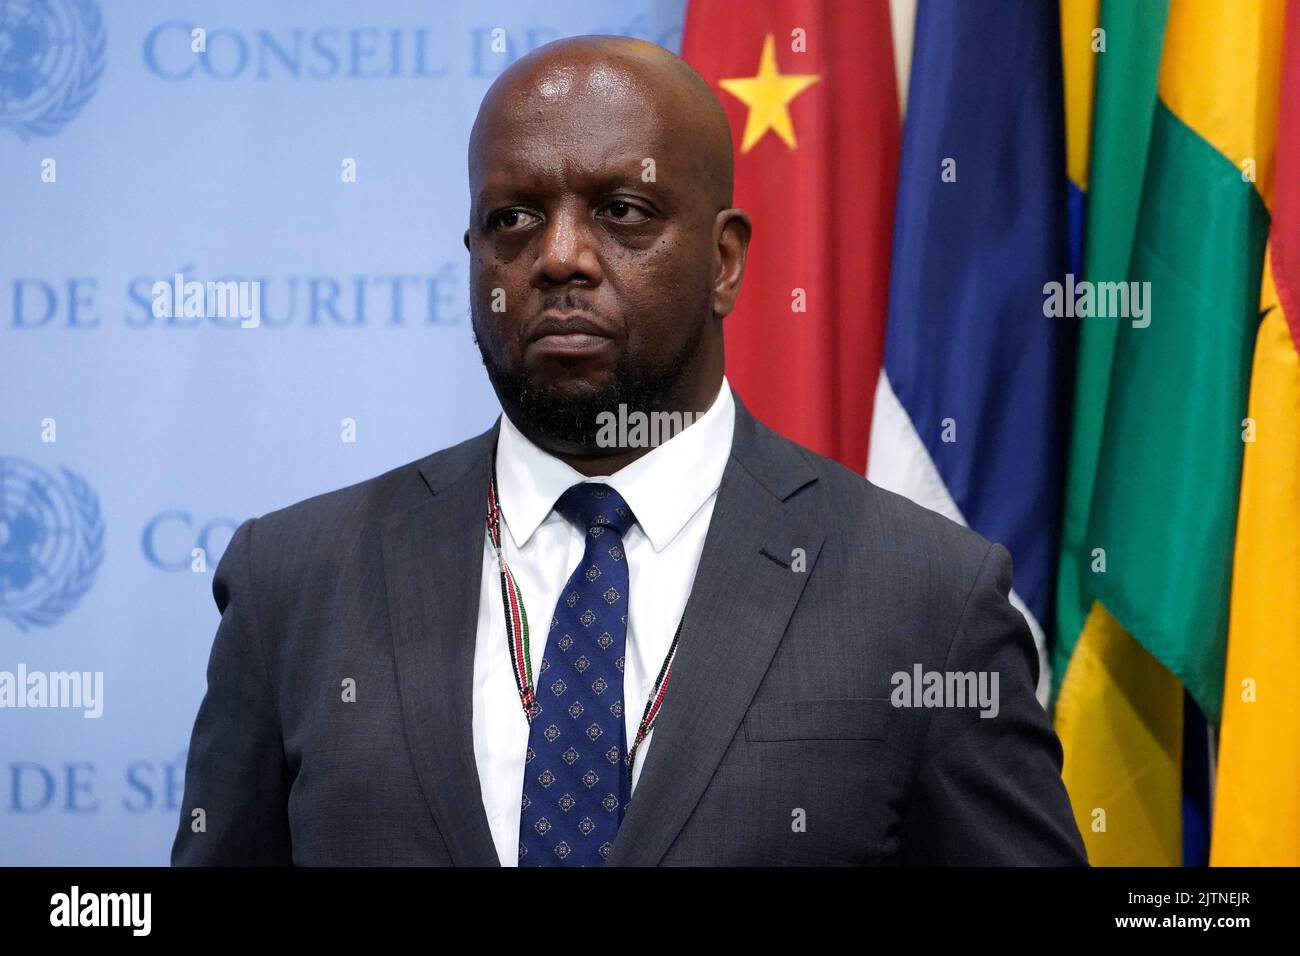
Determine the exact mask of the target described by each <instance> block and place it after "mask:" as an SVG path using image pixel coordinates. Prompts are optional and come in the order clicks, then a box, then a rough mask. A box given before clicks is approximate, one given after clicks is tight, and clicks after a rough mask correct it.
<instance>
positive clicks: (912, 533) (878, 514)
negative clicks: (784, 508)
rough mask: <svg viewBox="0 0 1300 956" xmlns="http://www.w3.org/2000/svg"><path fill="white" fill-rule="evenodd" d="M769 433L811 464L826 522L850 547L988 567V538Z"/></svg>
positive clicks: (972, 569) (907, 559)
mask: <svg viewBox="0 0 1300 956" xmlns="http://www.w3.org/2000/svg"><path fill="white" fill-rule="evenodd" d="M764 431H766V432H767V435H768V436H769V437H768V440H769V441H774V442H778V443H782V444H784V445H785V446H787V448H788V449H790V450H793V452H794V453H796V454H798V455H799V456H800V457H802V458H803V459H804V461H805V462H807V464H808V465H809V467H810V468H811V469H812V471H813V472H814V473H815V474H816V476H817V482H816V484H815V486H813V487H815V488H816V489H817V491H816V494H815V495H814V496H813V497H814V499H815V501H816V507H817V508H818V510H819V512H821V514H820V518H821V520H822V521H823V522H825V524H826V526H827V527H829V528H832V529H834V530H835V532H836V533H837V534H838V535H842V536H843V537H844V538H846V539H847V543H849V544H850V545H853V546H855V547H859V548H861V549H863V550H865V551H867V552H869V553H872V554H877V555H885V556H888V557H890V558H892V559H894V560H899V561H904V562H915V561H924V562H927V563H931V564H932V562H933V561H934V559H935V558H936V557H941V558H942V559H943V560H942V563H943V564H946V565H956V566H958V567H960V568H961V569H962V571H963V572H966V573H974V572H975V571H977V570H978V569H979V567H980V565H982V564H983V562H984V560H985V558H986V557H987V555H988V553H989V550H990V548H991V547H992V544H991V542H990V541H989V540H988V539H987V538H985V537H984V536H983V535H980V534H979V533H977V532H975V531H973V530H971V529H970V528H969V527H967V526H966V525H964V524H961V523H960V522H958V521H954V520H953V519H952V518H950V517H948V516H947V515H944V514H941V513H940V512H938V511H934V510H932V509H930V508H927V507H925V506H924V505H920V504H917V503H916V502H915V501H913V500H911V499H910V498H907V497H905V496H904V495H901V494H898V493H896V492H893V491H889V490H887V489H885V488H882V487H880V486H879V485H877V484H875V483H874V482H871V481H869V480H867V478H865V477H864V476H863V475H861V474H859V473H857V472H855V471H853V470H852V469H850V468H847V467H845V466H844V465H843V464H841V463H840V462H838V461H835V460H834V459H832V458H827V457H826V456H824V455H821V454H818V453H817V452H815V451H813V450H812V449H810V448H807V447H805V446H804V445H801V444H799V443H798V442H795V441H792V440H791V439H789V438H786V437H784V436H782V435H780V434H778V433H777V432H775V431H772V430H771V429H767V428H764Z"/></svg>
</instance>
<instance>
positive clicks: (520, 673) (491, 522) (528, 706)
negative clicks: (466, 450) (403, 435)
mask: <svg viewBox="0 0 1300 956" xmlns="http://www.w3.org/2000/svg"><path fill="white" fill-rule="evenodd" d="M487 531H488V540H489V541H491V542H492V550H493V552H494V553H495V555H496V561H497V569H498V571H499V573H500V577H501V606H502V608H503V609H504V612H505V619H506V640H507V642H508V643H509V644H510V666H511V668H512V669H513V670H514V672H515V687H516V689H517V690H518V691H519V702H520V704H521V705H522V706H523V708H524V716H525V717H527V718H528V722H529V723H530V724H531V723H532V721H533V718H534V717H535V716H537V713H538V711H539V710H541V708H540V707H539V706H538V703H537V690H536V688H535V687H533V678H532V674H533V665H532V658H531V657H530V656H529V649H528V612H527V611H525V610H524V595H523V592H522V591H520V589H519V583H518V582H517V581H515V576H514V575H513V574H512V573H511V572H510V568H509V566H508V565H507V564H506V559H505V556H504V555H503V554H502V553H501V497H500V495H499V494H498V492H497V463H496V456H495V455H493V456H492V482H491V484H489V485H488V505H487ZM681 636H682V622H681V621H678V622H677V631H676V633H674V634H673V643H672V646H671V647H669V648H668V654H667V656H665V657H664V662H663V664H662V665H661V666H660V668H659V676H658V677H657V678H656V679H655V686H654V690H653V691H651V693H650V699H649V700H647V701H646V703H645V710H644V711H643V712H642V714H641V723H640V724H639V725H638V727H637V731H636V740H635V741H634V742H633V744H632V748H631V750H629V751H628V757H627V778H628V782H629V784H630V783H631V781H632V768H633V767H635V766H636V752H637V749H638V748H639V747H640V746H641V742H642V741H643V740H645V739H646V737H648V736H649V735H650V730H651V728H652V727H653V726H654V722H655V718H657V717H658V716H659V710H660V708H661V707H662V706H663V702H664V692H665V691H667V689H668V678H669V676H670V675H671V674H672V667H673V658H674V657H675V656H676V654H677V643H678V641H679V640H680V639H681Z"/></svg>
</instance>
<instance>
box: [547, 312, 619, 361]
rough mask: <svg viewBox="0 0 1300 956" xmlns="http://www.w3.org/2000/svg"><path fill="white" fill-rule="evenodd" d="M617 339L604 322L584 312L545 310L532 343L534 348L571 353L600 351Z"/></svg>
mask: <svg viewBox="0 0 1300 956" xmlns="http://www.w3.org/2000/svg"><path fill="white" fill-rule="evenodd" d="M613 342H614V337H613V335H612V334H610V332H609V331H608V330H607V329H606V328H605V327H604V326H602V325H601V324H600V323H598V322H594V321H592V320H591V319H589V318H587V316H586V315H584V314H582V313H571V314H569V315H562V314H559V313H554V312H547V313H543V315H542V319H541V321H539V322H538V323H537V325H536V326H534V327H533V330H532V332H531V333H530V334H529V336H528V344H529V345H530V346H532V347H534V348H538V349H542V350H543V351H546V352H558V353H564V354H568V355H582V354H585V353H588V352H595V351H599V350H600V349H603V348H606V347H607V346H610V345H612V344H613Z"/></svg>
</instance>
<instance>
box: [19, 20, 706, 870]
mask: <svg viewBox="0 0 1300 956" xmlns="http://www.w3.org/2000/svg"><path fill="white" fill-rule="evenodd" d="M683 6H684V0H629V2H621V0H620V2H618V3H612V2H604V3H602V2H596V0H570V2H557V0H551V2H538V3H530V2H519V0H515V2H460V3H450V2H448V3H431V2H430V3H417V2H367V3H345V2H341V0H338V2H311V3H308V2H287V0H286V2H267V0H259V2H252V0H240V2H229V0H227V2H221V3H217V2H209V3H199V2H170V0H169V2H163V0H149V2H126V0H120V2H115V0H0V683H2V682H3V681H4V680H5V674H9V675H13V679H14V680H16V679H17V677H18V676H19V674H20V671H21V670H23V669H25V670H26V671H27V672H28V673H31V672H42V673H49V672H84V673H89V674H92V675H93V674H95V673H97V672H98V673H102V675H103V690H102V701H101V702H100V706H102V714H101V715H100V716H98V717H86V716H85V714H86V713H87V711H86V710H85V709H84V708H77V707H62V708H50V707H42V708H35V707H14V706H5V707H3V708H0V770H2V771H3V775H4V776H3V779H2V780H0V800H2V801H3V811H2V812H0V865H13V864H57V865H80V864H89V865H112V864H122V865H150V864H165V863H166V862H167V855H168V851H169V849H170V846H171V840H172V836H173V834H174V831H175V828H176V825H177V820H178V815H179V808H180V801H181V794H182V787H183V783H184V769H185V750H186V746H187V744H188V741H189V734H190V730H191V727H192V724H193V720H194V716H195V713H196V711H197V709H198V705H199V701H200V699H201V698H202V695H203V690H204V686H205V680H204V669H205V666H206V662H207V656H208V652H209V649H210V647H211V643H212V637H213V634H214V633H215V630H216V625H217V620H218V616H217V612H216V607H215V605H214V604H213V601H212V596H211V586H212V574H213V571H214V570H215V568H216V565H217V562H218V560H219V559H220V557H221V553H222V551H223V549H224V548H225V545H226V543H227V541H228V540H229V538H230V534H231V533H232V531H233V530H234V528H235V527H236V526H237V525H238V524H239V523H240V522H241V521H242V520H243V519H244V518H246V517H249V516H252V515H258V514H262V513H264V512H266V511H270V510H273V509H275V508H280V507H283V506H285V505H287V504H290V503H292V502H294V501H297V500H299V499H301V498H305V497H308V496H310V495H313V494H317V493H320V492H323V491H328V490H330V489H333V488H338V487H341V486H343V485H347V484H351V483H353V482H356V481H360V480H362V479H364V478H367V477H370V476H372V475H375V474H378V473H380V472H382V471H386V470H388V469H390V468H393V467H396V466H397V465H400V464H402V463H405V462H407V461H410V460H412V459H415V458H419V457H421V456H423V455H426V454H428V453H430V452H432V451H434V450H436V449H438V448H441V447H444V446H446V445H449V444H452V443H455V442H457V441H459V440H461V439H463V438H466V437H468V436H470V435H472V434H475V433H477V432H479V431H481V430H482V429H484V428H486V427H488V426H489V425H490V424H491V423H492V420H493V418H494V417H495V416H496V414H497V411H498V407H497V404H496V400H495V397H494V396H493V394H492V391H491V388H490V386H489V384H488V381H487V378H486V375H485V374H484V372H483V369H482V365H481V363H480V361H479V357H478V352H477V349H476V348H475V346H474V344H473V341H472V337H471V331H470V325H469V317H468V297H467V282H468V271H467V254H466V252H465V249H464V246H463V245H462V244H461V234H462V232H463V231H464V229H465V226H466V224H467V214H468V196H467V182H466V169H465V164H466V158H465V148H466V140H467V137H468V134H469V129H470V126H471V124H472V123H473V119H474V115H475V112H476V110H477V107H478V104H479V101H480V99H481V98H482V95H483V93H484V92H485V91H486V89H487V87H488V85H489V84H490V83H491V81H492V80H493V78H494V77H495V76H496V75H497V74H498V73H499V72H500V71H501V70H502V69H503V68H504V67H505V66H507V65H508V64H509V63H510V62H512V61H513V60H514V59H516V58H517V57H518V56H520V55H522V54H523V53H526V52H527V51H528V50H530V49H533V48H534V47H536V46H539V45H541V44H542V43H545V42H547V41H549V40H551V39H555V38H557V37H560V36H565V35H569V34H577V33H617V34H625V35H635V36H640V37H643V38H645V39H648V40H652V41H654V42H657V43H660V44H662V45H664V46H667V47H669V48H670V49H673V50H677V49H679V46H680V41H681V24H682V14H683ZM196 29H201V30H203V31H205V32H204V33H203V34H201V37H202V39H203V40H204V41H205V42H204V44H203V45H204V46H205V47H206V49H205V50H204V51H201V52H195V51H194V50H193V49H192V47H193V46H194V45H196V41H195V33H194V31H195V30H196ZM494 31H500V32H494ZM494 40H495V41H496V42H494ZM349 161H352V162H351V164H349ZM350 169H355V181H354V182H353V181H347V180H348V179H349V178H350V177H349V175H348V171H349V170H350ZM176 273H181V274H183V275H184V277H185V279H186V280H197V281H204V282H205V281H208V280H221V279H233V280H239V281H247V282H254V281H256V282H260V289H261V297H262V299H261V324H260V325H259V326H257V327H251V328H244V327H242V325H241V323H240V321H239V319H238V318H235V319H229V318H198V317H191V318H186V317H183V316H182V317H172V318H160V317H157V316H156V315H155V312H154V310H153V307H152V306H153V300H154V296H153V290H152V286H153V284H154V283H155V282H158V281H166V282H168V283H170V282H171V281H172V279H173V276H174V275H175V274H176ZM353 437H354V438H355V440H349V439H350V438H353ZM196 549H202V551H201V552H196ZM92 683H93V680H92ZM20 689H21V688H20ZM23 700H24V702H25V703H30V702H33V701H34V698H32V699H29V698H26V697H24V698H23ZM91 712H93V711H91Z"/></svg>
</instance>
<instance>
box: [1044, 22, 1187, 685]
mask: <svg viewBox="0 0 1300 956" xmlns="http://www.w3.org/2000/svg"><path fill="white" fill-rule="evenodd" d="M1167 12H1168V4H1167V3H1165V2H1153V3H1126V2H1121V3H1103V4H1102V5H1101V9H1100V23H1099V24H1097V26H1099V27H1100V29H1101V31H1102V32H1101V33H1097V32H1096V31H1095V30H1091V29H1090V30H1087V31H1086V32H1085V31H1084V30H1083V29H1082V26H1083V22H1086V21H1083V22H1080V20H1079V19H1078V18H1069V22H1072V23H1074V24H1075V26H1074V32H1075V33H1076V34H1079V35H1077V36H1068V35H1067V36H1064V37H1063V38H1062V42H1063V43H1088V44H1089V45H1090V50H1091V53H1092V56H1093V57H1094V62H1095V64H1096V81H1095V94H1093V96H1094V98H1093V102H1092V103H1091V104H1085V103H1083V102H1081V101H1078V100H1074V99H1071V101H1069V102H1068V103H1067V109H1068V110H1070V111H1071V112H1076V111H1077V112H1079V113H1083V112H1084V111H1085V110H1087V109H1088V107H1089V105H1090V106H1091V109H1092V114H1093V122H1092V141H1091V158H1090V161H1089V163H1088V197H1087V219H1086V222H1087V231H1086V233H1085V235H1084V275H1085V276H1086V278H1087V279H1088V281H1090V282H1113V281H1119V280H1124V279H1127V278H1128V267H1129V255H1130V253H1131V251H1132V248H1133V237H1134V233H1135V231H1136V229H1137V221H1138V213H1139V210H1140V206H1141V201H1142V182H1143V179H1144V176H1145V171H1146V165H1147V152H1148V144H1149V141H1150V138H1151V126H1152V122H1153V120H1154V117H1155V110H1156V80H1157V78H1158V76H1159V71H1160V48H1161V40H1162V37H1163V36H1164V30H1165V16H1166V13H1167ZM1062 22H1063V23H1065V22H1067V19H1066V18H1065V17H1064V16H1063V18H1062ZM1100 42H1104V44H1105V48H1104V52H1102V51H1101V50H1100V49H1099V43H1100ZM1086 92H1088V91H1087V89H1086V87H1083V88H1082V89H1081V93H1086ZM1119 323H1120V319H1118V318H1112V317H1103V316H1093V317H1090V318H1088V319H1086V320H1084V321H1083V322H1082V323H1081V324H1080V329H1079V357H1078V373H1077V376H1078V377H1077V379H1076V383H1075V399H1074V413H1073V422H1072V432H1071V437H1070V462H1069V469H1068V472H1067V478H1066V491H1065V519H1064V524H1063V527H1062V546H1061V563H1060V569H1059V571H1058V583H1057V641H1056V647H1055V653H1054V658H1053V662H1052V674H1053V677H1054V679H1055V686H1054V691H1055V690H1059V687H1060V682H1061V680H1062V678H1063V677H1064V676H1065V673H1066V666H1067V664H1068V663H1069V660H1070V656H1071V655H1072V654H1073V653H1074V648H1075V644H1076V643H1077V641H1078V639H1079V636H1080V634H1081V633H1082V631H1083V624H1084V620H1085V619H1086V618H1087V617H1088V614H1089V611H1090V610H1091V607H1092V602H1093V591H1092V577H1093V572H1092V564H1093V557H1092V548H1091V547H1089V546H1088V542H1087V531H1088V514H1089V508H1090V506H1091V503H1092V491H1093V481H1094V479H1095V477H1096V474H1097V456H1098V454H1099V452H1100V448H1101V436H1102V426H1103V423H1104V422H1105V413H1106V395H1107V392H1108V390H1109V387H1110V371H1111V361H1112V359H1113V356H1114V351H1115V336H1116V333H1117V331H1118V328H1119ZM1054 696H1055V694H1054Z"/></svg>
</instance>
